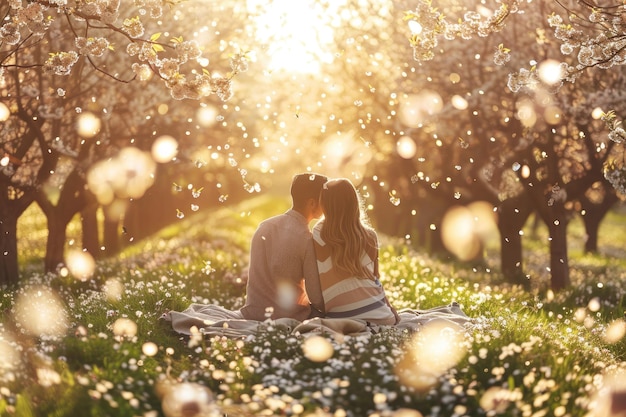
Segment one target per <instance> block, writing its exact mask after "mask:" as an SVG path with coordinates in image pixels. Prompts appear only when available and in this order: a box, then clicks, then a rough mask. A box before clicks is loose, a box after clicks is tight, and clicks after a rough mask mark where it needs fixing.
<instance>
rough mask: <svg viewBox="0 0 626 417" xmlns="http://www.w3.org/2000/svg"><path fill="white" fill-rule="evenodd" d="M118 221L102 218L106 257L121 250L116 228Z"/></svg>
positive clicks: (117, 219) (111, 218)
mask: <svg viewBox="0 0 626 417" xmlns="http://www.w3.org/2000/svg"><path fill="white" fill-rule="evenodd" d="M119 225H120V220H119V218H117V217H109V216H105V217H104V247H105V249H104V250H105V253H106V255H107V256H110V255H114V254H116V253H118V252H119V251H120V249H121V245H120V236H119V233H118V228H119Z"/></svg>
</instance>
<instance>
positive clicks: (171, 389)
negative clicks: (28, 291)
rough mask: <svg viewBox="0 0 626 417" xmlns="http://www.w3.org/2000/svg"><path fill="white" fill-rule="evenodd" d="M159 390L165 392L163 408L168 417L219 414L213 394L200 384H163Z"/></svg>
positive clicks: (162, 401)
mask: <svg viewBox="0 0 626 417" xmlns="http://www.w3.org/2000/svg"><path fill="white" fill-rule="evenodd" d="M159 389H160V391H162V392H163V398H162V400H161V407H162V409H163V414H164V415H165V416H166V417H194V416H198V417H199V416H210V415H215V413H216V412H217V406H216V404H215V402H214V401H215V400H214V395H213V392H212V391H211V390H210V389H208V388H207V387H205V386H202V385H200V384H197V383H191V382H184V383H180V384H170V385H168V384H167V383H163V384H162V385H161V386H160V387H159ZM218 415H219V414H218Z"/></svg>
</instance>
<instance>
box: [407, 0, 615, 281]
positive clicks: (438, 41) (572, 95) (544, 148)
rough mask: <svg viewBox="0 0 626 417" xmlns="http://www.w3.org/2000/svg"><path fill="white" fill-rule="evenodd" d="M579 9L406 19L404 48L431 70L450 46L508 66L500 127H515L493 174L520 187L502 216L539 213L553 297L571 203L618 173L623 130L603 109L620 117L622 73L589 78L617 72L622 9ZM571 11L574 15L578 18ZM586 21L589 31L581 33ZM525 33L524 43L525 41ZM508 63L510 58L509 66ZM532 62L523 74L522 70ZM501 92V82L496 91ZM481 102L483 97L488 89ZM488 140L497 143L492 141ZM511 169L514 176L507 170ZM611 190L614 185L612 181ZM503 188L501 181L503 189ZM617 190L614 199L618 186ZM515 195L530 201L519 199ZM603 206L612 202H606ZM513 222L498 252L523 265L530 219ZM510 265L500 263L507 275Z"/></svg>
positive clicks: (535, 7) (563, 261)
mask: <svg viewBox="0 0 626 417" xmlns="http://www.w3.org/2000/svg"><path fill="white" fill-rule="evenodd" d="M576 3H578V4H576ZM576 3H573V2H554V3H550V4H546V3H540V4H537V3H533V2H531V1H502V2H493V3H484V4H483V5H481V6H480V7H479V8H478V9H477V10H476V11H470V10H467V9H465V8H464V7H462V6H461V5H456V7H454V6H450V7H446V8H442V9H437V8H435V7H434V6H433V4H432V3H431V2H430V1H420V2H418V4H417V7H416V9H415V10H414V11H412V12H407V14H406V16H405V17H406V19H407V20H408V21H409V22H410V23H411V25H412V27H413V32H414V34H413V36H412V37H411V39H410V43H411V45H412V46H413V52H414V58H415V59H416V60H417V61H419V62H422V63H424V64H427V63H428V62H431V61H434V60H436V58H437V57H438V53H439V52H441V51H446V53H447V52H449V50H450V49H452V48H453V47H452V46H450V44H458V43H461V44H465V45H468V44H470V43H473V44H481V43H482V44H483V45H484V46H485V48H487V50H489V49H491V51H493V63H494V64H495V65H496V66H503V65H507V71H508V79H506V87H507V89H508V90H509V91H510V92H512V93H515V96H514V97H513V98H512V99H511V101H510V104H511V105H512V106H510V107H509V111H508V113H509V114H508V115H507V116H506V119H500V120H509V122H507V124H509V126H510V127H513V126H515V125H517V127H516V128H515V131H516V132H515V133H513V132H510V133H509V138H508V139H506V137H505V138H504V140H502V142H501V143H506V142H507V141H508V142H510V144H511V145H510V146H509V147H508V150H507V148H502V147H498V149H499V155H500V157H499V163H498V164H495V165H494V167H498V166H499V167H500V168H498V171H500V174H503V173H505V174H506V173H508V174H510V175H511V177H510V179H511V180H513V182H509V183H510V184H512V185H513V184H516V187H519V186H521V187H522V188H520V189H519V190H518V191H515V192H514V193H513V194H512V197H513V198H505V199H504V200H503V205H502V207H501V209H500V215H501V216H502V215H503V214H505V210H507V209H506V207H509V206H510V207H509V211H511V212H516V213H518V214H520V215H521V214H522V213H525V215H527V214H528V213H530V211H537V212H538V213H539V214H540V215H541V217H542V219H543V220H544V222H545V223H546V224H547V226H548V228H549V229H550V237H551V239H550V254H551V275H552V286H553V288H555V289H559V288H562V287H564V286H567V285H569V278H568V268H567V249H566V244H565V227H566V224H567V218H568V215H567V207H573V206H572V205H573V204H574V205H575V202H576V201H587V202H588V201H589V200H588V199H587V198H586V197H585V195H586V194H587V193H588V191H587V190H589V189H590V188H592V187H593V186H594V184H598V183H601V182H602V181H603V178H602V171H603V166H604V172H605V173H606V174H605V176H606V178H607V179H612V178H613V176H615V174H614V173H615V172H616V170H615V167H616V164H615V162H613V161H615V159H614V158H615V155H616V154H617V155H619V154H620V152H619V150H618V149H617V148H616V147H615V146H614V144H615V142H619V140H618V141H616V140H615V139H616V136H619V134H618V133H616V132H619V122H617V121H616V118H615V113H613V112H609V111H608V109H610V108H618V109H619V106H620V103H621V100H620V99H619V97H620V96H621V92H620V91H621V90H620V87H619V84H618V83H619V80H620V77H619V74H618V73H617V72H615V73H613V74H611V73H610V72H604V73H596V74H594V75H590V74H587V71H586V70H587V69H590V68H596V67H597V68H602V69H608V68H611V67H613V66H619V65H621V64H623V59H624V51H623V47H622V39H623V36H624V30H623V28H624V26H623V21H622V19H621V12H623V7H624V6H623V5H621V4H615V3H614V2H602V3H603V4H601V5H600V4H593V3H590V2H582V3H581V2H576ZM489 4H491V5H492V6H493V9H492V10H489V8H488V7H489ZM574 11H576V12H578V13H577V14H574V13H573V12H574ZM585 11H586V12H588V13H590V14H589V17H588V19H584V18H583V16H585V14H584V12H585ZM564 12H571V14H570V17H568V19H564V18H562V17H561V15H560V13H561V14H562V13H564ZM570 19H571V20H570ZM535 22H536V23H535ZM587 23H588V24H589V25H585V24H587ZM533 24H536V26H532V25H533ZM528 25H530V26H528ZM550 29H553V30H554V35H553V36H550ZM507 34H508V36H507ZM529 34H530V38H531V39H530V42H525V41H524V39H528V38H529ZM445 40H455V42H445ZM498 42H500V43H499V44H498ZM496 45H497V46H496ZM574 51H578V56H577V58H576V60H575V61H574V62H570V63H567V55H568V54H571V53H572V52H574ZM483 54H484V53H483ZM561 54H566V56H565V58H563V61H564V62H561V63H560V64H559V63H558V61H557V59H558V58H560V55H561ZM513 56H515V57H516V59H513V60H512V59H511V58H512V57H513ZM561 58H562V57H561ZM483 59H484V58H483ZM528 62H530V65H531V67H530V68H529V69H527V68H525V66H527V65H528ZM548 63H549V64H550V66H551V67H552V71H551V74H547V73H546V71H544V69H545V68H547V67H548V65H547V64H548ZM490 67H491V66H490V65H489V64H484V66H483V70H486V71H488V69H489V68H490ZM573 83H575V87H574V86H573ZM504 84H505V83H502V82H501V85H500V88H501V89H503V88H504ZM599 85H601V86H603V87H604V88H605V89H606V90H605V93H604V96H603V97H600V95H598V94H597V86H599ZM613 87H614V88H613ZM496 91H497V90H496ZM607 91H608V92H607ZM480 95H481V96H487V94H485V91H484V90H481V91H480ZM504 104H505V101H504V100H501V102H500V103H499V104H498V101H494V104H493V106H496V107H493V108H494V109H495V108H498V107H500V108H505V105H504ZM594 108H597V109H598V111H596V112H595V113H593V115H599V114H601V111H600V109H604V110H605V111H606V113H604V116H602V118H603V119H604V120H605V121H607V122H608V124H609V127H610V128H611V131H612V132H611V133H610V134H609V135H608V138H609V139H611V140H612V141H611V140H608V139H606V138H607V136H606V132H605V133H604V136H603V129H602V127H601V126H598V123H596V122H594V121H593V118H594V116H593V115H592V110H593V109H594ZM620 111H623V109H620ZM539 112H542V113H543V115H542V114H540V113H539ZM483 114H485V113H484V112H483ZM599 117H600V116H596V118H599ZM496 120H497V119H496ZM611 124H612V125H611ZM474 131H476V130H474ZM485 133H486V134H489V133H488V132H485ZM511 133H513V134H512V135H511ZM488 137H489V136H488ZM491 137H492V138H493V139H494V142H495V141H496V139H497V136H491ZM607 140H608V142H607ZM525 152H527V154H526V156H524V153H525ZM622 152H623V150H622ZM472 160H473V161H475V158H473V159H472ZM473 163H474V162H473ZM478 166H480V165H478ZM511 167H516V168H515V169H513V170H511ZM520 168H523V169H521V170H520ZM489 172H493V170H490V171H489ZM611 173H613V174H611ZM618 176H619V175H618ZM503 178H505V177H503ZM611 182H612V183H613V184H615V183H616V181H615V180H613V181H611ZM506 183H507V181H504V182H502V181H500V184H506ZM492 185H494V184H493V181H492ZM596 188H597V186H596ZM617 190H618V191H620V187H617ZM500 192H502V190H501V191H500ZM519 192H522V193H523V194H525V195H527V197H522V198H521V199H520V198H518V197H516V196H518V195H520V194H519ZM523 194H522V195H523ZM611 194H612V193H611V192H609V193H606V195H608V196H611ZM528 197H529V198H528ZM606 201H607V202H611V201H613V202H614V201H615V200H614V199H613V200H611V198H610V197H609V198H608V199H607V200H606ZM524 202H526V203H529V202H534V203H532V206H531V207H530V208H529V210H530V211H529V210H524V208H523V207H524V204H522V203H524ZM608 206H610V205H608ZM604 212H605V211H604ZM590 213H591V211H590ZM517 217H519V219H520V221H519V222H517V223H515V222H514V223H512V224H513V226H512V228H511V230H510V232H509V233H504V234H503V237H504V238H505V240H503V241H502V243H503V245H502V246H503V247H502V251H503V254H505V253H506V248H507V247H511V243H512V242H517V245H516V247H517V248H518V249H517V250H515V251H514V252H519V253H518V255H516V256H514V257H513V258H511V259H513V260H515V259H516V258H517V259H518V260H519V261H517V262H514V263H513V264H514V265H520V264H521V255H520V253H521V252H520V251H521V244H520V243H519V239H520V237H519V233H518V231H519V230H520V228H521V226H522V225H523V224H524V221H525V219H526V217H525V216H522V217H520V216H517ZM501 224H502V222H501ZM588 225H589V227H591V225H590V224H588ZM501 232H502V231H501ZM506 267H507V263H506V262H504V258H503V269H506ZM513 270H515V268H513Z"/></svg>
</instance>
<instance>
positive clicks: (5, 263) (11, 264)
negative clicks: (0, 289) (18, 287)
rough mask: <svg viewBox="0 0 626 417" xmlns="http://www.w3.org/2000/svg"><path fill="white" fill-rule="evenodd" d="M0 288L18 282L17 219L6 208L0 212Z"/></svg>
mask: <svg viewBox="0 0 626 417" xmlns="http://www.w3.org/2000/svg"><path fill="white" fill-rule="evenodd" d="M0 213H1V214H2V217H1V218H0V286H3V285H7V286H12V285H15V284H17V283H18V281H19V265H18V261H17V218H18V216H16V215H15V213H11V212H10V210H7V209H6V207H3V208H2V209H1V210H0Z"/></svg>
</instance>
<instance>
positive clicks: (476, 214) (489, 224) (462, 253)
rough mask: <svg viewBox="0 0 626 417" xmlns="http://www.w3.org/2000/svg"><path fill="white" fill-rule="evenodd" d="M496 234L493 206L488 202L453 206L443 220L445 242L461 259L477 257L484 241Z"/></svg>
mask: <svg viewBox="0 0 626 417" xmlns="http://www.w3.org/2000/svg"><path fill="white" fill-rule="evenodd" d="M496 234H497V224H496V216H495V213H494V211H493V206H492V205H490V204H489V203H486V202H481V201H478V202H474V203H471V204H469V205H467V206H454V207H451V208H450V209H448V211H447V212H446V214H445V215H444V217H443V220H442V222H441V237H442V240H443V244H444V245H445V246H446V248H447V249H448V250H449V251H450V252H452V253H453V254H454V255H455V256H457V257H458V258H459V259H461V260H466V261H467V260H471V259H474V258H476V257H477V256H478V255H480V252H481V251H482V248H483V247H484V243H485V242H486V241H487V240H488V239H490V238H491V237H493V236H495V235H496Z"/></svg>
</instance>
